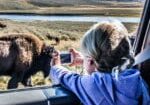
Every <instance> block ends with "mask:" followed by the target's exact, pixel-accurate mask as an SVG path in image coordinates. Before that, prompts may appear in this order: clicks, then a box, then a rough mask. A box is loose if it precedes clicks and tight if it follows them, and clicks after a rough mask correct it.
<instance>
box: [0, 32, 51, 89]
mask: <svg viewBox="0 0 150 105" xmlns="http://www.w3.org/2000/svg"><path fill="white" fill-rule="evenodd" d="M52 51H53V48H52V47H51V46H47V45H46V44H45V43H44V42H43V41H42V40H40V39H39V38H38V37H36V36H34V35H29V34H10V35H4V36H0V75H10V76H11V77H12V78H11V79H10V81H9V82H8V88H16V87H17V86H18V82H22V83H23V84H24V85H25V86H29V85H30V76H31V75H33V74H35V73H36V72H37V71H39V70H42V71H43V73H44V76H45V77H46V76H48V74H49V69H50V60H51V53H52Z"/></svg>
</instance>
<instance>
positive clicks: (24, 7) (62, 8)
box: [0, 0, 143, 16]
mask: <svg viewBox="0 0 150 105" xmlns="http://www.w3.org/2000/svg"><path fill="white" fill-rule="evenodd" d="M142 7H143V3H139V2H92V1H90V0H89V1H88V2H86V1H84V0H66V2H62V1H61V0H57V1H56V0H0V13H11V14H12V13H16V14H41V15H50V14H55V15H66V14H67V15H68V14H69V15H103V16H104V15H105V16H139V15H140V13H141V11H142Z"/></svg>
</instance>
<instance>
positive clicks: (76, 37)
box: [0, 0, 145, 90]
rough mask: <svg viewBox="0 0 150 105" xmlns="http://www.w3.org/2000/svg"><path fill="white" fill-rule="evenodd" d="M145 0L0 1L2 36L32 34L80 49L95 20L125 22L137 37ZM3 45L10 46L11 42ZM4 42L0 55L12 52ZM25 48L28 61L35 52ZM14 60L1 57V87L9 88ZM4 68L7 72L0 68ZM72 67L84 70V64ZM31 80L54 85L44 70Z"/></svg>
mask: <svg viewBox="0 0 150 105" xmlns="http://www.w3.org/2000/svg"><path fill="white" fill-rule="evenodd" d="M144 2H145V0H0V35H5V36H7V35H12V34H15V35H16V34H18V33H20V34H24V33H25V34H29V35H30V34H33V35H35V36H37V37H38V38H39V39H40V40H42V41H44V42H45V43H47V44H51V45H52V46H55V48H56V49H59V50H61V51H65V50H68V49H69V48H71V47H73V48H76V49H79V47H80V38H81V37H82V36H83V34H84V33H85V32H86V31H87V30H88V29H89V28H90V27H91V26H92V25H93V24H95V23H96V22H99V21H107V20H109V21H112V20H115V21H116V20H117V21H121V22H123V24H124V25H125V26H126V28H127V29H128V31H129V35H130V36H131V37H133V40H134V38H135V37H136V32H137V27H138V24H139V22H140V16H141V12H142V10H143V6H144ZM20 34H19V35H20ZM0 43H3V42H1V41H0ZM3 44H4V45H6V46H7V45H9V42H8V41H6V42H5V43H3ZM4 45H3V47H2V48H0V49H1V51H0V54H3V53H4V54H5V53H6V52H7V51H9V49H7V48H6V49H5V50H6V52H5V51H3V50H2V49H4V48H5V47H4ZM20 46H21V45H20ZM24 50H25V49H23V48H22V50H21V51H22V52H24V53H23V54H25V55H26V56H25V57H24V59H26V61H27V64H28V61H30V60H31V59H32V57H30V56H31V55H32V54H31V53H30V52H28V53H27V52H25V51H24ZM12 57H14V56H12ZM11 59H12V58H10V59H8V60H7V61H4V60H3V59H1V60H0V61H1V62H2V63H1V64H0V66H1V67H0V75H1V76H0V89H1V90H7V85H8V82H9V80H10V79H11V77H12V76H13V75H11V76H10V74H11V73H12V72H14V71H13V66H11V68H12V69H9V70H8V69H7V67H9V66H10V65H13V64H11V62H10V63H9V62H8V61H9V60H10V61H11ZM31 61H32V60H31ZM13 62H16V60H15V61H13ZM5 64H6V65H7V66H6V65H5ZM3 66H5V67H3ZM29 66H31V65H29ZM5 68H6V70H7V71H8V72H5V71H3V70H1V69H5ZM73 69H74V70H76V71H77V72H79V73H80V72H82V68H81V67H75V68H73ZM21 70H22V69H21ZM4 75H9V76H4ZM31 81H32V85H33V86H41V85H51V80H49V78H46V79H44V77H43V74H42V72H37V73H36V74H35V75H33V76H32V77H31ZM18 88H24V86H23V85H22V83H19V86H18Z"/></svg>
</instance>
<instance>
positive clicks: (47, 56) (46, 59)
mask: <svg viewBox="0 0 150 105" xmlns="http://www.w3.org/2000/svg"><path fill="white" fill-rule="evenodd" d="M53 51H54V47H52V46H49V45H45V46H44V48H43V50H42V53H41V63H42V68H41V69H42V70H43V74H44V77H47V76H48V75H49V72H50V62H51V59H52V53H53Z"/></svg>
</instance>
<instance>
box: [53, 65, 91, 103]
mask: <svg viewBox="0 0 150 105" xmlns="http://www.w3.org/2000/svg"><path fill="white" fill-rule="evenodd" d="M50 77H51V79H52V82H53V83H54V84H59V83H60V84H61V85H63V86H64V87H65V88H67V89H69V90H70V91H72V92H74V93H75V94H76V95H77V96H78V97H79V98H80V100H82V101H85V100H88V95H87V94H86V92H85V91H86V89H85V88H88V87H87V85H88V86H91V85H90V83H91V82H90V81H92V79H91V78H90V76H88V75H86V76H81V75H79V74H76V73H73V72H70V71H68V70H67V69H66V68H64V67H62V66H53V67H52V68H51V70H50ZM87 81H88V82H87Z"/></svg>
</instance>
